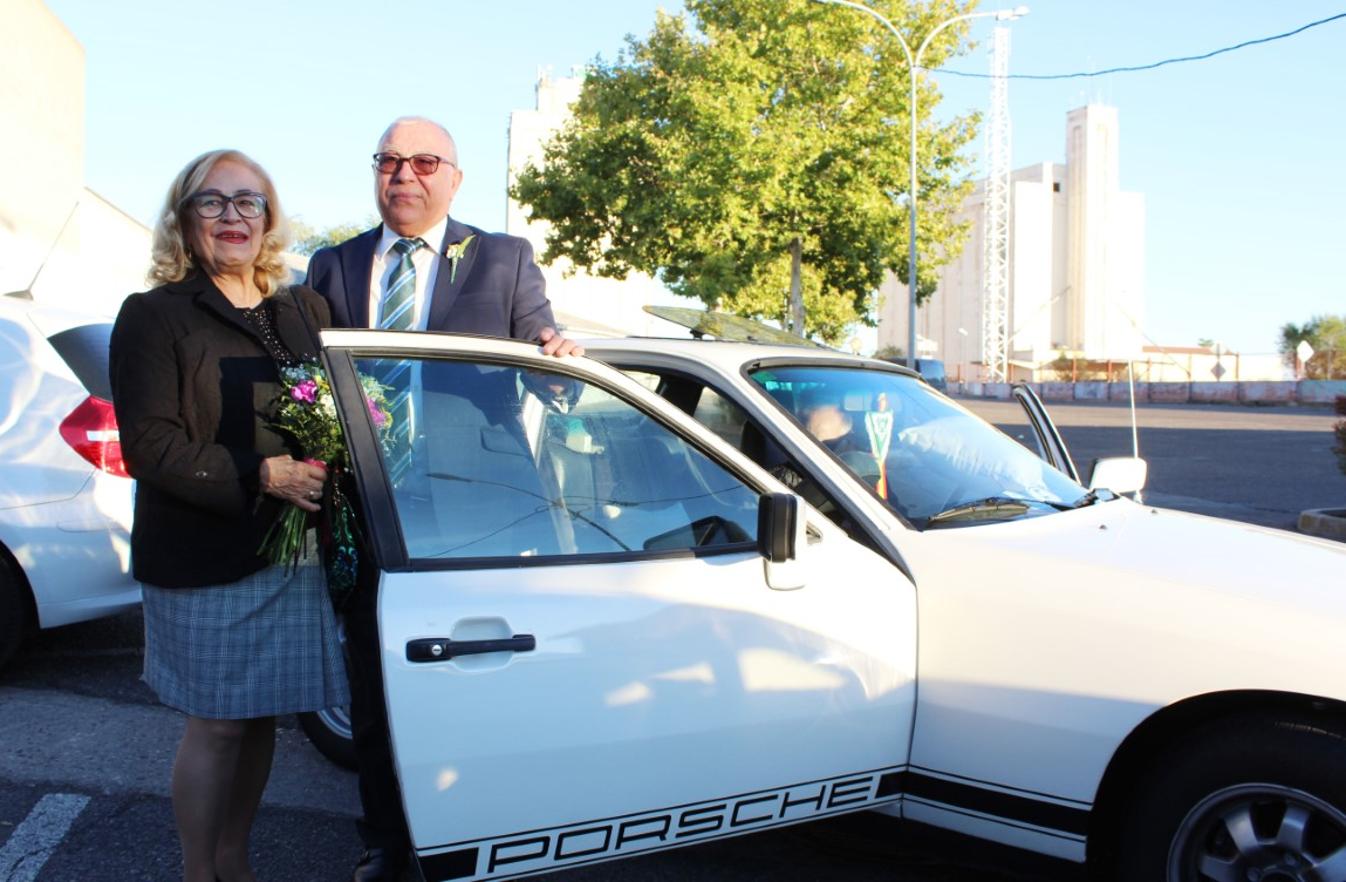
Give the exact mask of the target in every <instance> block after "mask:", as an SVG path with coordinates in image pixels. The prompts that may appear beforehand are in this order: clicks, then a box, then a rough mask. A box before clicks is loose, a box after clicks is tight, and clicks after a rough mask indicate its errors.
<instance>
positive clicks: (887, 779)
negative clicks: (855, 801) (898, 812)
mask: <svg viewBox="0 0 1346 882" xmlns="http://www.w3.org/2000/svg"><path fill="white" fill-rule="evenodd" d="M906 774H907V773H906V771H905V770H904V771H901V772H889V773H888V774H886V775H884V776H883V777H882V778H880V779H879V788H878V790H877V791H875V793H874V798H875V799H882V798H884V797H886V796H898V795H900V794H901V793H902V789H903V787H904V776H905V775H906Z"/></svg>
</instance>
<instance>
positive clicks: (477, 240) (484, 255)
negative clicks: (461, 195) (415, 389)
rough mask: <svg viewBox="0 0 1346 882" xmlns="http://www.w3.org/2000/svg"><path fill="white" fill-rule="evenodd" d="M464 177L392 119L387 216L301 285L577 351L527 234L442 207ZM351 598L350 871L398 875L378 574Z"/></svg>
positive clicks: (350, 316) (453, 155)
mask: <svg viewBox="0 0 1346 882" xmlns="http://www.w3.org/2000/svg"><path fill="white" fill-rule="evenodd" d="M462 182H463V173H462V171H461V170H460V169H459V168H458V150H457V147H456V146H455V145H454V141H453V137H452V136H451V135H450V134H449V133H448V131H447V130H445V129H444V127H443V126H441V125H439V124H438V123H435V122H433V121H431V120H428V119H423V118H420V117H404V118H402V119H398V120H396V121H394V122H393V124H392V125H390V126H389V127H388V130H387V131H386V132H384V133H383V137H382V138H381V139H380V140H379V146H378V152H376V153H375V154H374V196H375V199H376V200H377V202H378V207H379V215H380V216H382V218H383V223H382V224H380V225H379V226H377V227H375V228H374V229H372V230H368V231H366V232H364V233H361V234H360V235H358V236H356V237H355V238H353V239H350V240H348V241H346V242H343V243H341V244H340V245H337V246H335V247H333V248H324V249H322V250H321V251H319V252H317V253H316V254H314V255H313V259H312V260H311V261H310V262H309V270H308V284H309V285H310V286H311V287H313V288H315V289H316V290H317V291H318V292H319V293H320V294H322V295H323V296H324V297H325V298H327V301H328V303H330V304H331V308H332V321H333V323H334V324H335V325H337V326H338V327H347V328H390V329H395V330H420V331H424V330H431V331H455V332H462V333H470V334H489V335H492V336H496V337H513V338H516V339H519V340H529V341H536V342H538V343H540V344H541V345H542V351H543V352H545V353H547V354H550V355H557V356H563V355H571V354H573V355H582V354H583V349H582V348H580V347H579V346H576V345H575V344H574V342H573V341H571V340H568V339H566V338H565V337H564V336H562V335H561V334H559V333H557V331H556V328H555V321H554V319H553V318H552V312H551V305H550V304H549V303H548V301H547V297H546V294H545V293H544V284H545V283H544V281H543V278H542V272H541V271H540V270H539V269H538V267H537V264H535V263H534V262H533V251H532V248H531V246H529V244H528V242H527V241H526V240H524V239H520V238H518V237H515V236H505V235H500V234H495V233H486V232H483V231H482V230H480V229H477V228H476V227H471V226H468V225H466V224H463V223H461V222H459V221H457V220H455V219H453V218H452V217H450V216H449V206H450V205H451V204H452V202H453V197H454V194H456V193H457V192H458V187H459V186H460V185H461V184H462ZM361 569H362V572H361V574H360V578H359V585H358V586H357V588H356V591H355V594H354V596H353V597H352V598H351V601H350V603H349V604H348V605H347V606H348V609H347V612H346V640H347V647H348V650H349V653H350V665H349V673H350V680H351V694H352V698H351V724H352V729H353V732H354V740H355V753H356V758H357V761H358V763H359V772H360V802H361V805H362V807H363V809H364V818H363V820H362V821H361V823H360V825H359V826H360V836H361V838H362V839H363V840H364V843H365V853H364V856H363V857H362V858H361V859H360V863H359V865H357V866H356V868H355V874H354V879H355V882H372V880H393V879H397V878H399V877H400V876H401V874H402V871H403V869H404V868H405V866H406V864H407V858H408V853H409V851H410V837H409V835H408V832H407V827H406V821H405V819H404V818H403V815H402V800H401V796H400V794H399V792H398V787H397V776H396V770H395V769H394V767H393V762H392V755H391V751H390V748H389V744H388V720H387V716H386V706H385V704H384V697H383V679H382V675H381V672H380V669H379V646H378V627H377V621H376V616H375V610H376V609H377V601H376V591H377V586H378V576H377V573H376V572H374V571H373V570H372V568H371V567H369V566H367V565H366V566H364V567H362V568H361Z"/></svg>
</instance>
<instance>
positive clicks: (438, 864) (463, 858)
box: [420, 848, 477, 882]
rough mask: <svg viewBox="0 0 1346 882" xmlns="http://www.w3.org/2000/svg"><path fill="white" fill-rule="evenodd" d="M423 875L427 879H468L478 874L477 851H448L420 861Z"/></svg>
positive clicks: (464, 849)
mask: <svg viewBox="0 0 1346 882" xmlns="http://www.w3.org/2000/svg"><path fill="white" fill-rule="evenodd" d="M420 863H421V873H422V874H423V875H424V876H425V878H426V879H440V880H444V882H448V880H450V879H466V878H467V877H468V876H472V875H475V874H476V872H477V849H475V848H463V849H459V850H458V851H446V852H444V853H443V854H436V855H431V856H430V857H423V858H421V859H420Z"/></svg>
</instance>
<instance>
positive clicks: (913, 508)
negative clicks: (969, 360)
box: [750, 365, 1084, 528]
mask: <svg viewBox="0 0 1346 882" xmlns="http://www.w3.org/2000/svg"><path fill="white" fill-rule="evenodd" d="M750 376H751V378H752V379H753V380H754V381H755V382H756V383H757V384H758V385H759V386H760V387H761V388H762V390H763V391H764V392H765V393H766V394H767V395H769V396H770V397H771V398H772V399H774V400H775V401H776V403H777V404H778V405H780V406H781V407H782V408H783V409H784V410H785V411H786V412H788V413H789V414H790V416H792V417H793V418H794V419H795V420H796V421H798V422H799V424H800V425H801V426H802V427H803V428H804V429H805V430H806V431H808V433H809V434H810V435H812V436H813V438H814V440H815V441H817V442H818V444H819V445H820V446H822V447H823V448H825V449H826V450H828V451H830V452H831V454H832V455H834V456H835V457H836V458H837V459H839V460H840V461H841V462H842V463H843V464H844V465H845V466H846V467H847V468H848V469H849V470H850V472H851V474H852V475H853V476H854V477H855V478H856V479H858V480H859V481H861V482H863V483H864V484H865V485H866V486H867V487H868V488H869V489H870V490H871V491H872V492H873V493H874V494H875V495H877V496H878V497H879V498H880V499H882V500H883V501H884V502H885V503H886V504H887V505H888V506H889V507H890V508H892V509H893V510H894V511H895V512H897V513H898V514H900V515H902V516H903V517H904V518H905V519H907V521H908V522H910V523H911V524H913V525H915V526H917V527H918V528H924V527H926V526H929V525H931V524H932V523H940V524H944V523H951V524H952V523H957V524H960V525H963V524H969V523H979V522H984V521H988V520H1001V519H1004V518H1006V517H1010V516H1015V517H1018V516H1029V515H1039V514H1050V513H1052V512H1054V511H1058V510H1061V509H1064V508H1069V507H1071V505H1072V504H1073V503H1075V502H1077V501H1078V500H1080V498H1081V497H1082V496H1083V495H1084V489H1083V488H1082V487H1080V486H1079V485H1078V484H1076V483H1075V482H1074V481H1072V480H1070V478H1068V477H1066V476H1065V475H1064V474H1062V473H1061V472H1059V471H1057V470H1056V469H1054V468H1052V467H1051V466H1050V465H1048V464H1047V463H1045V462H1043V461H1042V460H1041V459H1039V458H1037V457H1035V456H1033V455H1032V454H1031V453H1030V452H1029V451H1027V450H1025V449H1024V448H1023V447H1022V446H1021V445H1019V444H1018V443H1016V442H1015V441H1014V440H1012V439H1011V438H1009V437H1008V436H1006V435H1005V434H1003V433H1002V432H1000V431H998V430H997V429H995V428H994V427H993V426H991V425H989V424H988V423H986V422H985V421H983V420H982V419H980V418H979V417H977V416H976V415H974V414H972V413H971V412H969V411H967V410H966V409H964V408H963V407H961V406H960V405H958V404H957V403H955V402H953V401H951V400H950V399H948V398H945V397H944V396H942V395H939V394H938V393H936V392H934V391H933V390H931V389H930V388H929V387H928V386H926V385H925V384H924V383H922V382H920V381H919V380H917V379H915V378H914V377H910V376H907V375H905V374H900V373H897V372H895V371H882V370H874V369H869V368H859V367H842V366H838V367H830V366H829V367H820V366H817V365H776V366H771V367H763V368H758V369H756V370H753V371H752V372H751V373H750ZM963 508H966V510H965V511H960V509H963Z"/></svg>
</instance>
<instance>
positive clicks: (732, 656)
mask: <svg viewBox="0 0 1346 882" xmlns="http://www.w3.org/2000/svg"><path fill="white" fill-rule="evenodd" d="M323 339H324V343H325V356H324V357H325V362H326V364H327V367H328V371H329V376H330V378H331V381H332V385H333V389H334V391H335V393H336V396H337V399H338V402H339V409H340V411H341V417H342V421H343V425H344V427H345V430H346V437H347V438H348V440H349V442H350V445H351V453H352V460H353V467H354V472H355V474H356V477H357V480H358V484H359V492H360V495H361V499H362V506H363V510H364V512H365V515H366V523H367V531H368V533H369V537H368V538H369V542H370V544H371V545H372V546H373V547H374V553H375V557H376V560H377V564H378V568H379V570H380V579H381V581H380V585H379V626H380V634H381V659H382V667H383V673H384V680H385V686H386V692H387V701H388V710H389V719H390V721H391V730H392V742H393V752H394V757H395V761H396V765H397V769H398V775H399V779H400V782H401V789H402V794H403V800H404V804H405V808H406V814H407V819H408V822H409V825H410V830H411V835H412V839H413V843H414V846H415V849H416V853H417V855H418V858H419V860H420V863H421V869H422V872H423V874H424V876H425V878H426V879H430V880H439V879H492V878H502V877H509V878H514V877H518V876H525V875H530V874H532V873H538V872H546V871H551V870H555V869H560V868H563V867H570V866H576V865H580V864H586V863H591V862H595V861H601V860H607V859H611V858H616V857H622V856H626V855H631V854H637V853H641V852H646V851H650V850H653V849H663V848H670V847H674V846H678V845H683V844H690V843H695V842H700V841H703V840H707V839H711V838H716V837H721V836H727V835H734V834H738V833H743V832H750V831H753V830H758V829H762V828H765V827H769V826H773V825H779V824H790V823H795V822H799V821H804V820H809V819H812V818H816V817H819V816H823V815H828V814H833V813H837V812H845V811H854V810H858V809H864V808H870V807H874V806H877V805H881V804H885V803H892V802H895V801H897V800H898V799H899V798H900V796H901V791H900V782H901V781H902V773H903V770H904V766H905V763H906V759H907V751H908V742H909V738H910V732H911V725H912V713H913V699H914V673H915V671H914V666H915V601H914V591H913V589H912V587H911V584H910V582H907V581H905V579H903V578H901V577H900V574H898V573H897V572H896V570H895V569H894V568H893V567H892V565H891V564H890V563H888V562H887V561H885V560H883V559H881V558H880V557H879V556H877V555H876V554H874V553H872V552H871V551H869V550H868V549H866V548H864V547H862V546H860V545H858V544H857V543H855V542H853V541H852V540H851V539H850V538H848V537H847V536H846V535H845V534H844V533H843V532H842V531H841V530H840V529H839V528H837V527H835V526H834V525H832V524H831V523H830V522H828V521H827V520H826V519H825V518H823V517H821V516H820V515H818V514H817V512H816V511H814V510H813V509H811V508H808V507H807V506H802V505H800V506H798V508H799V510H800V512H801V514H800V517H799V519H798V521H797V523H795V524H794V526H793V527H790V528H789V529H787V530H783V529H782V528H781V527H780V525H779V524H774V523H773V518H775V516H776V515H779V514H780V513H781V512H782V511H784V510H785V509H788V508H789V507H788V506H786V507H785V508H782V507H779V506H777V507H774V508H769V509H767V510H765V511H764V512H763V513H762V517H761V524H762V527H761V529H762V530H763V531H764V532H770V533H771V536H772V539H771V541H769V542H768V541H759V537H758V531H759V499H760V498H761V496H762V494H763V493H764V492H777V493H778V492H780V491H781V490H782V489H783V488H782V487H781V485H779V484H777V483H775V482H774V481H773V479H771V478H770V477H769V476H767V475H766V474H765V473H764V472H762V471H760V470H758V469H757V468H756V467H755V466H754V465H753V464H752V463H751V462H749V461H748V460H747V459H746V458H744V457H742V456H741V455H740V454H738V453H737V452H736V451H733V450H732V449H730V448H728V447H727V446H725V445H723V444H722V443H721V442H720V441H718V439H716V438H715V437H714V436H713V435H712V434H711V433H709V432H708V431H707V430H705V429H703V428H702V427H700V426H698V425H697V424H696V423H694V422H693V421H692V420H691V419H690V418H688V417H686V416H685V415H683V414H681V413H680V412H678V411H677V410H676V409H675V408H673V407H671V406H670V405H668V404H667V403H665V402H662V401H660V400H659V399H658V398H656V397H655V396H653V395H652V394H650V393H648V392H646V391H645V390H644V389H642V388H641V387H639V386H638V385H637V384H636V383H634V382H632V381H631V380H629V379H627V378H626V377H624V376H622V375H621V374H619V373H617V372H616V371H613V370H611V369H608V368H606V367H603V366H602V365H599V364H597V363H596V362H592V361H589V360H588V359H582V358H564V359H557V358H552V357H545V356H542V355H540V354H539V351H538V350H537V348H536V347H533V346H527V345H524V344H519V343H511V342H505V341H498V340H490V339H482V338H465V337H454V336H449V335H437V334H423V333H422V334H397V333H389V332H377V331H328V332H324V335H323ZM390 366H391V367H393V368H394V370H391V371H390V370H388V368H389V367H390ZM360 375H366V376H380V377H386V376H394V377H395V379H394V380H393V381H392V384H391V386H390V387H389V388H388V389H387V395H388V397H389V399H390V400H393V401H401V402H406V403H408V404H409V407H408V408H406V409H407V410H409V412H410V420H411V421H412V433H411V434H412V436H413V438H414V440H413V441H412V442H411V444H410V445H409V449H399V443H398V442H392V441H389V439H388V437H387V436H386V435H385V434H384V432H383V431H382V430H381V429H380V428H378V427H376V425H375V420H374V418H372V417H371V415H370V409H369V408H368V407H367V405H366V402H365V400H364V397H363V392H362V388H361V381H360ZM401 409H402V408H401V406H400V405H399V410H401ZM794 499H795V497H788V498H787V501H789V500H794ZM795 504H796V505H798V504H797V503H795Z"/></svg>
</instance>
